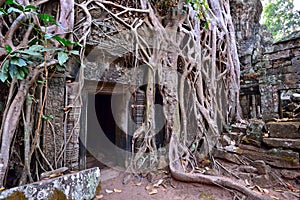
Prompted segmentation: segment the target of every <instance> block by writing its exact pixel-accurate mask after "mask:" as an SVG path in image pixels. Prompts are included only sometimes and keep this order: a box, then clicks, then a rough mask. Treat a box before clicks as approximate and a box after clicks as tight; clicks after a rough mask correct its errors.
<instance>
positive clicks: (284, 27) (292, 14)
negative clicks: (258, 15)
mask: <svg viewBox="0 0 300 200" xmlns="http://www.w3.org/2000/svg"><path fill="white" fill-rule="evenodd" d="M293 1H294V0H275V1H274V0H269V1H268V3H267V4H266V5H265V6H264V11H263V21H264V22H263V23H264V24H265V25H266V26H267V27H268V30H269V31H270V32H271V33H272V35H273V37H274V39H275V40H276V41H278V40H280V39H281V38H283V37H285V36H287V35H288V34H290V33H292V32H293V31H296V30H300V10H295V9H294V4H293Z"/></svg>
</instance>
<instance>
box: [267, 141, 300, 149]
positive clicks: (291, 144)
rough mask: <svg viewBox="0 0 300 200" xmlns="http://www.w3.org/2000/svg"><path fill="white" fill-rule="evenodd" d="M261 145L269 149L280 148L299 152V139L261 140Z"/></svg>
mask: <svg viewBox="0 0 300 200" xmlns="http://www.w3.org/2000/svg"><path fill="white" fill-rule="evenodd" d="M263 143H265V144H266V145H267V146H269V147H277V148H278V147H282V148H288V149H298V150H300V139H287V138H263Z"/></svg>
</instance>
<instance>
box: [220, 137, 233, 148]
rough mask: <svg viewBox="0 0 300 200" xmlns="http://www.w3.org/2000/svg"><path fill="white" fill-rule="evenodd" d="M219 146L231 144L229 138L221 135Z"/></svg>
mask: <svg viewBox="0 0 300 200" xmlns="http://www.w3.org/2000/svg"><path fill="white" fill-rule="evenodd" d="M221 144H222V145H223V146H228V145H230V144H231V139H230V137H229V136H227V135H223V136H222V139H221Z"/></svg>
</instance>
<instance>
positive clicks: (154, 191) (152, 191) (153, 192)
mask: <svg viewBox="0 0 300 200" xmlns="http://www.w3.org/2000/svg"><path fill="white" fill-rule="evenodd" d="M157 193H158V191H157V190H156V189H152V190H151V192H149V195H153V194H157Z"/></svg>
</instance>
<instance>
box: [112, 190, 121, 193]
mask: <svg viewBox="0 0 300 200" xmlns="http://www.w3.org/2000/svg"><path fill="white" fill-rule="evenodd" d="M114 192H116V193H120V192H122V190H118V189H114Z"/></svg>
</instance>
